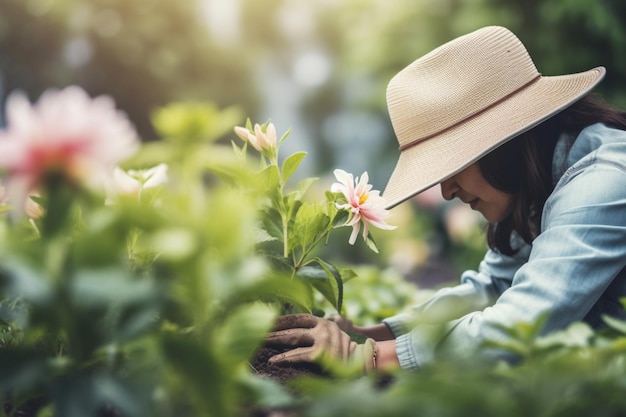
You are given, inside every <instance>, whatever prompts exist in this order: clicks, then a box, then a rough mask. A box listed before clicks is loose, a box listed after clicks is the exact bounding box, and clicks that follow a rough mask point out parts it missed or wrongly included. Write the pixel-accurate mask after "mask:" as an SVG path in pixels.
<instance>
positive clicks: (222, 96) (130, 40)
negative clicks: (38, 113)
mask: <svg viewBox="0 0 626 417" xmlns="http://www.w3.org/2000/svg"><path fill="white" fill-rule="evenodd" d="M201 16H202V15H201V14H200V13H199V7H198V2H197V1H195V0H181V1H175V2H172V1H168V0H89V1H88V0H64V1H63V0H59V1H51V0H3V2H2V3H0V72H1V73H2V74H4V89H5V91H4V94H6V93H7V92H9V91H12V90H14V89H22V90H25V91H27V92H28V93H29V94H30V95H31V97H32V98H34V97H35V96H38V95H39V94H40V93H41V92H42V91H43V90H44V89H46V88H48V87H55V86H56V87H60V86H64V85H67V84H79V85H81V86H82V87H83V88H85V89H86V90H87V91H88V92H89V93H90V94H92V95H97V94H109V95H111V96H113V97H114V98H115V100H116V102H117V104H118V105H119V106H120V107H121V108H122V109H123V110H125V111H126V112H127V113H128V114H129V116H130V118H131V119H132V120H133V122H134V123H135V124H136V125H137V128H138V130H139V132H140V134H141V136H142V137H143V138H144V139H146V140H150V139H154V131H153V129H152V126H151V124H150V121H149V119H150V113H151V111H152V110H153V109H154V108H155V107H157V106H162V105H164V104H166V103H168V102H171V101H175V100H202V101H212V102H215V103H216V104H217V105H219V106H228V105H232V104H238V105H241V106H243V107H246V108H247V109H249V111H251V112H252V111H254V109H255V107H256V105H257V104H256V96H255V94H254V89H253V88H252V82H253V77H251V76H250V73H249V69H250V68H251V67H252V66H251V65H249V64H248V65H246V64H245V59H246V58H245V56H243V54H238V53H237V51H235V50H233V49H232V48H231V47H229V48H228V49H226V48H223V47H222V46H221V45H219V44H218V43H216V42H214V41H213V40H212V38H211V37H210V36H209V32H208V27H207V24H206V22H204V21H202V20H201ZM3 98H4V96H3Z"/></svg>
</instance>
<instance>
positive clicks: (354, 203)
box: [330, 169, 396, 245]
mask: <svg viewBox="0 0 626 417" xmlns="http://www.w3.org/2000/svg"><path fill="white" fill-rule="evenodd" d="M334 174H335V178H337V181H339V182H338V183H334V184H333V185H332V186H331V189H330V190H331V191H332V192H334V193H339V192H340V193H342V194H343V195H344V197H345V198H346V203H343V204H340V203H336V205H337V208H339V209H342V210H348V211H349V212H350V213H351V217H350V219H349V220H348V222H347V223H346V224H345V225H346V226H352V234H351V235H350V240H349V243H350V244H351V245H353V244H354V242H355V241H356V238H357V236H358V234H359V230H360V228H361V223H363V239H366V238H367V235H368V233H369V228H368V225H372V226H375V227H377V228H379V229H384V230H393V229H395V228H396V227H395V226H390V225H388V224H387V223H386V222H385V218H386V217H387V216H389V210H386V209H385V204H386V202H385V199H384V198H383V197H381V196H380V192H379V191H377V190H372V185H371V184H368V183H367V182H368V181H369V176H368V175H367V172H364V173H363V175H361V178H359V177H357V178H356V180H355V179H354V177H353V176H352V174H349V173H347V172H346V171H344V170H342V169H336V170H335V171H334Z"/></svg>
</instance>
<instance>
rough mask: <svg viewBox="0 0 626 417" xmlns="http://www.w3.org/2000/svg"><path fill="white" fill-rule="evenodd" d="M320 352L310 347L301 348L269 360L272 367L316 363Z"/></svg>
mask: <svg viewBox="0 0 626 417" xmlns="http://www.w3.org/2000/svg"><path fill="white" fill-rule="evenodd" d="M319 353H320V351H319V350H317V349H315V348H313V347H312V346H310V347H299V348H296V349H292V350H289V351H287V352H283V353H279V354H278V355H274V356H272V357H271V358H269V359H268V362H269V363H270V364H272V365H287V364H292V363H306V362H314V361H315V359H316V358H317V356H318V355H319Z"/></svg>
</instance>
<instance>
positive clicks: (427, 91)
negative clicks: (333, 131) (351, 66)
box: [383, 26, 605, 208]
mask: <svg viewBox="0 0 626 417" xmlns="http://www.w3.org/2000/svg"><path fill="white" fill-rule="evenodd" d="M604 73H605V69H604V68H603V67H598V68H594V69H591V70H589V71H586V72H581V73H578V74H570V75H561V76H549V77H548V76H542V75H541V74H540V73H539V72H538V71H537V68H536V67H535V65H534V64H533V61H532V60H531V58H530V56H529V55H528V52H527V51H526V48H525V47H524V45H522V43H521V42H520V40H519V39H518V38H517V37H516V36H515V35H514V34H513V33H511V32H510V31H509V30H507V29H505V28H503V27H497V26H490V27H485V28H482V29H479V30H477V31H475V32H472V33H469V34H467V35H464V36H461V37H460V38H457V39H454V40H452V41H450V42H448V43H446V44H444V45H442V46H440V47H439V48H437V49H435V50H433V51H432V52H430V53H428V54H426V55H425V56H423V57H421V58H419V59H417V60H416V61H414V62H413V63H412V64H410V65H409V66H407V67H406V68H405V69H403V70H402V71H400V72H399V73H398V74H397V75H396V76H394V77H393V78H392V79H391V81H390V82H389V85H388V87H387V107H388V110H389V116H390V118H391V123H392V125H393V129H394V131H395V134H396V137H397V139H398V143H399V144H400V157H399V159H398V162H397V164H396V167H395V169H394V171H393V173H392V174H391V178H390V179H389V182H388V184H387V186H386V188H385V190H384V192H383V197H385V199H386V200H387V208H391V207H394V206H396V205H397V204H399V203H401V202H403V201H405V200H407V199H408V198H410V197H412V196H414V195H415V194H418V193H420V192H421V191H424V190H425V189H427V188H430V187H431V186H433V185H435V184H438V183H440V182H442V181H444V180H446V179H447V178H449V177H451V176H452V175H454V174H456V173H458V172H459V171H461V170H463V169H464V168H466V167H467V166H469V165H471V164H472V163H474V162H476V161H477V160H479V159H480V158H481V157H483V156H484V155H486V154H487V153H489V152H490V151H492V150H493V149H495V148H496V147H498V146H500V145H502V144H503V143H505V142H506V141H508V140H510V139H512V138H514V137H515V136H517V135H519V134H520V133H523V132H525V131H526V130H528V129H530V128H532V127H534V126H536V125H537V124H539V123H541V122H542V121H544V120H546V119H547V118H549V117H550V116H553V115H554V114H555V113H558V112H559V111H561V110H563V109H564V108H566V107H567V106H569V105H570V104H572V103H574V102H575V101H576V100H578V99H579V98H581V97H582V96H584V95H585V94H586V93H588V92H589V91H590V90H591V89H592V88H593V87H594V86H595V85H596V84H597V83H598V82H600V80H602V78H603V77H604Z"/></svg>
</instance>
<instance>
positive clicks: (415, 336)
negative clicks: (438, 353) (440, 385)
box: [396, 324, 442, 370]
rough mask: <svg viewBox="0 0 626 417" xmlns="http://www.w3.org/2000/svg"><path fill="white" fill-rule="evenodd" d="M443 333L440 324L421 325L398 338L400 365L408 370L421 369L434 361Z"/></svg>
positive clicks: (397, 349) (397, 353)
mask: <svg viewBox="0 0 626 417" xmlns="http://www.w3.org/2000/svg"><path fill="white" fill-rule="evenodd" d="M441 335H442V327H441V326H440V325H428V324H424V325H420V326H417V327H415V328H414V329H413V330H412V331H411V332H410V333H406V334H403V335H401V336H398V337H397V338H396V355H398V361H399V362H400V367H401V368H402V369H406V370H415V369H419V368H421V367H423V366H425V365H426V364H428V363H430V362H432V361H433V359H434V357H435V349H436V346H437V344H438V343H439V341H440V339H441Z"/></svg>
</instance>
